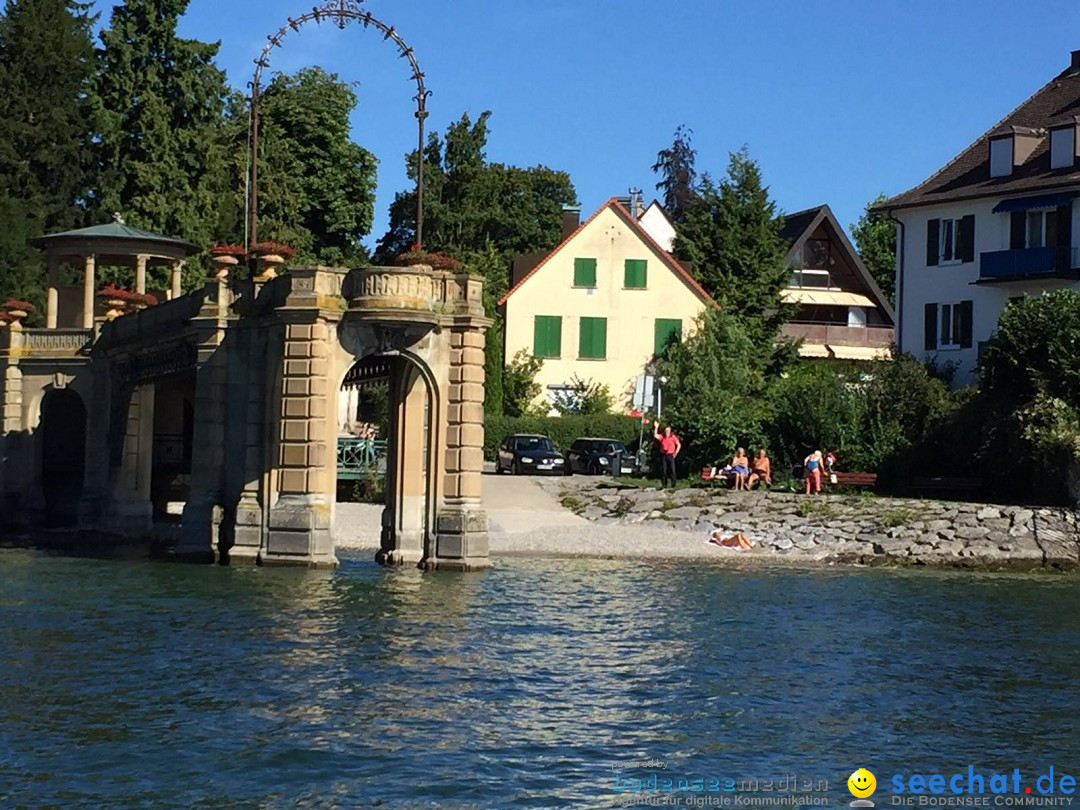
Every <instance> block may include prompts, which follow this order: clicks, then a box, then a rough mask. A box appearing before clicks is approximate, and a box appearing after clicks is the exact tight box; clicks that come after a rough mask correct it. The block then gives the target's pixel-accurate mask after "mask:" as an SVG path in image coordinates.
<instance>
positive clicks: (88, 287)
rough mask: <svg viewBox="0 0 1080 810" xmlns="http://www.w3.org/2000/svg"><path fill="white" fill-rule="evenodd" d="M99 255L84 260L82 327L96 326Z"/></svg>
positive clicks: (90, 327)
mask: <svg viewBox="0 0 1080 810" xmlns="http://www.w3.org/2000/svg"><path fill="white" fill-rule="evenodd" d="M96 263H97V257H96V256H94V255H93V254H91V255H89V256H87V257H86V258H85V259H84V261H83V299H82V300H83V311H82V328H83V329H93V328H94V270H95V267H96Z"/></svg>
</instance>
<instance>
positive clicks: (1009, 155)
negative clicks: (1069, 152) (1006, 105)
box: [990, 127, 1046, 177]
mask: <svg viewBox="0 0 1080 810" xmlns="http://www.w3.org/2000/svg"><path fill="white" fill-rule="evenodd" d="M1044 137H1046V130H1045V129H1031V128H1030V127H1002V128H1001V129H999V130H997V131H996V132H993V133H991V134H990V176H991V177H1008V176H1009V175H1010V174H1012V173H1013V169H1015V168H1016V167H1017V166H1022V165H1023V164H1024V162H1025V161H1026V160H1027V159H1028V158H1029V157H1031V153H1032V152H1034V151H1035V149H1036V148H1037V147H1038V146H1039V144H1040V143H1041V142H1042V139H1043V138H1044Z"/></svg>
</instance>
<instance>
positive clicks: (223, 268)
mask: <svg viewBox="0 0 1080 810" xmlns="http://www.w3.org/2000/svg"><path fill="white" fill-rule="evenodd" d="M210 261H211V262H213V264H214V270H213V275H212V276H211V278H214V279H218V280H219V281H224V280H225V279H227V278H228V277H229V272H230V271H231V270H232V268H234V267H236V266H237V265H238V264H240V260H239V259H238V258H237V257H236V255H235V254H233V253H213V252H211V254H210Z"/></svg>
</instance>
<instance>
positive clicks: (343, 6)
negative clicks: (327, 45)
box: [247, 0, 431, 247]
mask: <svg viewBox="0 0 1080 810" xmlns="http://www.w3.org/2000/svg"><path fill="white" fill-rule="evenodd" d="M363 1H364V0H329V1H328V2H327V3H326V5H324V6H316V7H315V8H312V9H311V11H309V12H307V13H306V14H302V15H300V16H299V17H297V18H296V19H293V18H292V17H289V19H288V22H286V23H285V25H283V26H281V28H280V29H279V30H278V32H277V33H276V34H271V35H270V36H269V37H267V43H266V47H265V48H263V50H262V53H261V54H260V55H259V58H258V59H256V60H255V75H254V77H252V80H251V130H250V137H249V160H250V163H251V165H250V168H249V170H248V171H249V176H248V200H247V204H248V246H249V247H252V246H254V245H255V243H256V242H257V241H258V224H257V223H258V204H259V163H258V160H257V157H258V149H259V98H260V95H259V91H260V83H261V80H262V71H263V68H265V67H269V66H270V53H271V51H273V49H274V48H280V47H281V46H282V40H283V39H284V38H285V37H286V35H288V33H289V31H297V32H298V31H299V30H300V26H302V25H304V24H305V23H309V22H312V21H314V22H315V23H316V24H320V23H322V21H323V20H330V21H332V22H333V23H334V24H335V25H336V26H337V27H338V28H340V29H342V30H344V29H345V27H346V26H347V25H348V24H349V23H350V22H358V23H360V24H361V25H363V26H364V28H367V27H369V26H374V27H375V28H376V29H378V30H379V31H381V32H382V34H383V40H388V39H390V40H393V41H394V44H395V45H397V48H398V52H399V54H400V55H401V57H402V58H404V59H408V60H409V65H410V66H411V67H412V77H411V78H412V80H413V81H415V82H416V95H415V96H414V97H413V98H414V100H415V101H416V113H415V115H416V121H417V130H418V133H417V134H418V137H417V152H416V155H417V161H416V244H417V245H422V244H423V238H424V120H425V119H426V118H427V116H428V113H427V98H428V96H430V95H431V91H430V90H428V89H427V88H426V87H425V86H424V73H423V71H421V70H420V64H419V63H418V62H417V61H416V56H415V55H414V54H413V49H412V48H410V47H409V46H408V45H407V44H406V42H405V40H403V39H402V38H401V36H400V35H399V34H398V33H397V31H395V30H394V28H393V26H389V25H387V24H386V23H384V22H382V20H379V19H378V18H377V17H375V16H374V15H373V14H372V13H371V12H370V11H361V10H360V5H361V3H363Z"/></svg>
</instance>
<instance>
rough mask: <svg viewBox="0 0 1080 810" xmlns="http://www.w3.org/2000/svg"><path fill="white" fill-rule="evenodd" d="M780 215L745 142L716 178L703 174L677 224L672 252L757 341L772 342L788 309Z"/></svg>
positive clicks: (788, 311)
mask: <svg viewBox="0 0 1080 810" xmlns="http://www.w3.org/2000/svg"><path fill="white" fill-rule="evenodd" d="M780 225H781V220H780V218H779V217H778V216H777V211H776V205H775V203H773V202H772V200H770V199H769V190H768V188H767V187H765V186H764V185H763V183H762V180H761V170H760V169H759V168H758V165H757V163H755V162H754V161H753V160H751V158H750V156H749V154H748V153H747V151H746V149H745V147H744V148H743V149H741V150H740V151H738V152H736V153H734V154H732V155H731V162H730V164H729V166H728V171H727V176H726V177H725V178H724V179H723V180H722V181H721V182H720V183H719V184H717V183H715V182H714V181H713V180H712V178H710V177H709V176H708V175H706V176H705V177H704V178H703V179H702V182H701V189H700V194H699V195H698V196H697V197H695V198H694V199H693V200H692V201H691V204H690V206H689V208H688V209H687V212H686V217H685V220H684V221H683V223H682V224H681V225H680V226H679V227H678V228H677V234H676V239H675V253H676V255H677V256H678V258H680V259H683V260H686V261H689V262H691V263H692V265H693V273H694V275H695V276H696V277H697V279H698V281H700V282H701V284H702V286H703V287H704V288H705V289H706V290H707V291H708V292H709V294H710V295H712V296H713V297H714V298H716V299H717V301H719V302H720V304H721V306H723V307H724V308H725V309H726V310H727V311H728V312H729V313H730V314H732V315H733V316H735V317H736V318H738V319H739V321H740V322H741V324H742V326H743V328H744V329H745V331H746V333H747V335H748V336H749V337H750V338H751V339H752V340H753V341H755V342H756V343H759V344H762V345H772V343H773V342H774V341H775V340H776V338H777V335H778V334H779V332H780V327H781V326H782V325H783V323H784V322H785V321H786V320H787V318H788V317H789V314H790V310H789V307H787V306H785V305H784V304H783V303H782V302H781V299H780V292H781V290H783V289H784V288H785V287H786V286H787V285H788V282H789V281H790V278H791V268H790V267H788V265H787V263H786V262H785V261H784V254H785V249H784V244H783V242H782V241H781V239H780Z"/></svg>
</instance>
